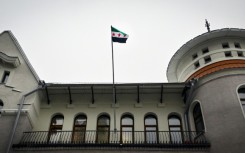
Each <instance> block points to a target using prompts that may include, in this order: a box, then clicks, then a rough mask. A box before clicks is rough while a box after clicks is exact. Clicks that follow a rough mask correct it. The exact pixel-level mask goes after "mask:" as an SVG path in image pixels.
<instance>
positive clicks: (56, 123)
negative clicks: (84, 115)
mask: <svg viewBox="0 0 245 153" xmlns="http://www.w3.org/2000/svg"><path fill="white" fill-rule="evenodd" d="M63 123H64V116H63V115H61V114H58V115H55V116H54V117H53V118H52V119H51V123H50V127H49V134H48V141H49V142H54V143H57V142H58V141H59V139H60V136H61V130H62V128H63Z"/></svg>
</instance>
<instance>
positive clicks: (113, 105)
mask: <svg viewBox="0 0 245 153" xmlns="http://www.w3.org/2000/svg"><path fill="white" fill-rule="evenodd" d="M111 107H112V108H119V104H118V103H116V104H111Z"/></svg>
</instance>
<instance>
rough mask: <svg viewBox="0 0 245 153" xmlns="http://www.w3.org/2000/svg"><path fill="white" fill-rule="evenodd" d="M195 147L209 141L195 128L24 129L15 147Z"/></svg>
mask: <svg viewBox="0 0 245 153" xmlns="http://www.w3.org/2000/svg"><path fill="white" fill-rule="evenodd" d="M64 147H69V148H70V147H75V148H94V147H99V148H101V147H108V148H115V147H116V148H135V147H136V148H159V149H163V148H171V149H174V148H199V149H205V148H206V149H207V148H209V147H210V143H209V142H208V141H207V140H206V138H205V135H204V132H195V131H181V132H180V131H174V132H170V131H157V132H156V131H146V132H145V131H134V132H131V131H130V132H129V131H123V132H120V131H76V132H73V131H55V132H50V131H32V132H24V133H23V136H22V139H21V141H20V142H19V143H18V144H14V145H13V148H15V149H25V148H64Z"/></svg>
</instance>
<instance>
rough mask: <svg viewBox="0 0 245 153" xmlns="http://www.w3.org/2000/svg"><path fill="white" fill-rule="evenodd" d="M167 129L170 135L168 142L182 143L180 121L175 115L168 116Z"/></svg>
mask: <svg viewBox="0 0 245 153" xmlns="http://www.w3.org/2000/svg"><path fill="white" fill-rule="evenodd" d="M168 127H169V133H170V140H171V142H173V143H181V142H182V125H181V119H180V117H179V116H177V115H170V116H169V117H168Z"/></svg>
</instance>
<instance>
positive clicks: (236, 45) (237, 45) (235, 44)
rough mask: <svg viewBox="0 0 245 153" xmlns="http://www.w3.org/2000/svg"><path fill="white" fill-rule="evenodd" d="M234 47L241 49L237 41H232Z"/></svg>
mask: <svg viewBox="0 0 245 153" xmlns="http://www.w3.org/2000/svg"><path fill="white" fill-rule="evenodd" d="M234 46H235V48H238V49H241V48H242V47H241V44H240V43H239V42H234Z"/></svg>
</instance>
